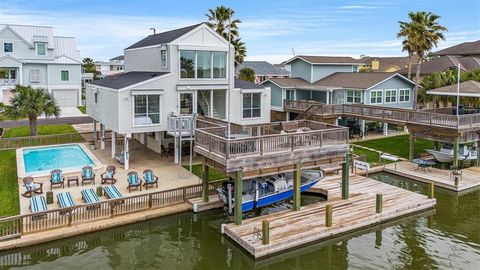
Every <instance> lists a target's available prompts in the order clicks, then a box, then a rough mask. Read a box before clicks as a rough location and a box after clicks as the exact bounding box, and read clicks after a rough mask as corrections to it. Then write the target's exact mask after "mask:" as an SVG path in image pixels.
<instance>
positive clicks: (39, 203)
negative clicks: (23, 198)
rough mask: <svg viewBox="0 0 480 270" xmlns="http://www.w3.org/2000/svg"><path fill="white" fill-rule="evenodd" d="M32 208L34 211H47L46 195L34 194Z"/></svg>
mask: <svg viewBox="0 0 480 270" xmlns="http://www.w3.org/2000/svg"><path fill="white" fill-rule="evenodd" d="M30 210H32V213H39V212H45V211H47V201H46V200H45V196H34V197H32V198H30Z"/></svg>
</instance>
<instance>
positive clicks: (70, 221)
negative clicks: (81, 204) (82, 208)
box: [68, 207, 75, 227]
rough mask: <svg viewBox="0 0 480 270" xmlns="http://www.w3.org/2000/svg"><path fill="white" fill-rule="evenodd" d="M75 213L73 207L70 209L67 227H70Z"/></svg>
mask: <svg viewBox="0 0 480 270" xmlns="http://www.w3.org/2000/svg"><path fill="white" fill-rule="evenodd" d="M74 211H75V207H72V208H71V211H70V214H69V215H68V226H69V227H70V226H72V219H73V215H72V214H73V212H74Z"/></svg>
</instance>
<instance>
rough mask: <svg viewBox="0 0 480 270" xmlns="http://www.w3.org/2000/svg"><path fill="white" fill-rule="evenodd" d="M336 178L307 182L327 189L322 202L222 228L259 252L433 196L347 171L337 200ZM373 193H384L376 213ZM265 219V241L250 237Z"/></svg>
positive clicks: (349, 227) (338, 230) (388, 216)
mask: <svg viewBox="0 0 480 270" xmlns="http://www.w3.org/2000/svg"><path fill="white" fill-rule="evenodd" d="M340 183H341V178H340V177H339V176H334V177H329V178H327V179H326V180H323V181H320V183H319V184H317V185H316V186H315V187H314V188H312V190H313V191H314V192H319V193H323V194H326V195H327V196H328V201H326V202H321V203H316V204H312V205H308V206H304V207H302V209H301V210H300V211H292V210H287V211H282V212H278V213H274V214H270V215H266V216H261V217H257V218H252V219H248V220H245V221H244V222H243V224H242V225H238V226H237V225H234V224H226V225H225V226H224V233H225V234H226V235H228V236H229V237H230V238H231V239H233V240H234V241H235V242H236V243H238V244H239V245H240V246H241V247H243V248H244V249H245V250H247V251H248V252H249V253H250V254H251V255H252V256H253V257H255V258H260V257H265V256H269V255H272V254H275V253H278V252H282V251H287V250H290V249H293V248H296V247H299V246H302V245H305V244H309V243H312V242H314V241H319V240H326V239H329V238H332V237H336V236H340V235H343V234H346V233H350V232H353V231H357V230H360V229H363V228H366V227H370V226H374V225H377V224H379V223H382V222H385V221H387V220H392V219H395V218H399V217H401V216H405V215H408V214H412V213H415V212H419V211H422V210H426V209H430V208H433V207H434V206H435V204H436V200H435V199H428V198H427V197H426V196H424V195H421V194H417V193H414V192H410V191H407V190H404V189H401V188H397V187H394V186H391V185H388V184H384V183H381V182H379V181H376V180H373V179H369V178H365V177H361V176H357V175H354V176H351V177H350V198H349V199H348V200H342V199H341V188H340ZM377 193H381V194H383V212H382V213H381V214H377V213H376V211H375V203H376V194H377ZM327 204H332V205H333V226H332V227H326V226H325V207H326V205H327ZM265 219H267V220H269V222H270V243H269V244H268V245H263V244H262V240H260V239H258V238H256V237H254V229H260V230H261V228H262V220H265Z"/></svg>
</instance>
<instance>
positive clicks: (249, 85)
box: [234, 79, 265, 89]
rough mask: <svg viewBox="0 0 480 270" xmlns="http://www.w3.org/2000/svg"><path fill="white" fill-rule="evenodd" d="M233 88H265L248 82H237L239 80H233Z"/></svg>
mask: <svg viewBox="0 0 480 270" xmlns="http://www.w3.org/2000/svg"><path fill="white" fill-rule="evenodd" d="M234 87H235V88H239V89H264V88H265V86H263V85H260V84H256V83H253V82H249V81H244V80H239V79H235V85H234Z"/></svg>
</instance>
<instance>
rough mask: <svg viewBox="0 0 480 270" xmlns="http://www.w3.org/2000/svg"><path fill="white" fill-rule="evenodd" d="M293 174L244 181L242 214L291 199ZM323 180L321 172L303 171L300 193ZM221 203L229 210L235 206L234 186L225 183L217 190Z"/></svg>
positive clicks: (228, 182)
mask: <svg viewBox="0 0 480 270" xmlns="http://www.w3.org/2000/svg"><path fill="white" fill-rule="evenodd" d="M293 178H294V174H293V173H281V174H276V175H272V176H267V177H260V178H255V179H252V180H248V181H245V182H244V183H243V185H242V186H243V188H242V194H243V195H242V212H246V211H250V210H252V209H255V208H259V207H263V206H266V205H270V204H272V203H276V202H279V201H283V200H286V199H289V198H291V197H293ZM323 178H324V175H323V172H321V171H314V170H304V171H302V173H301V184H300V192H305V191H307V190H308V189H310V188H311V187H312V186H314V185H315V184H316V183H318V181H320V180H322V179H323ZM217 193H218V196H219V198H220V200H221V201H223V202H224V203H225V205H226V206H228V208H229V209H230V210H231V209H233V208H234V206H235V195H234V194H235V185H234V182H233V181H227V182H225V183H223V184H222V186H221V187H219V188H217Z"/></svg>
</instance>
